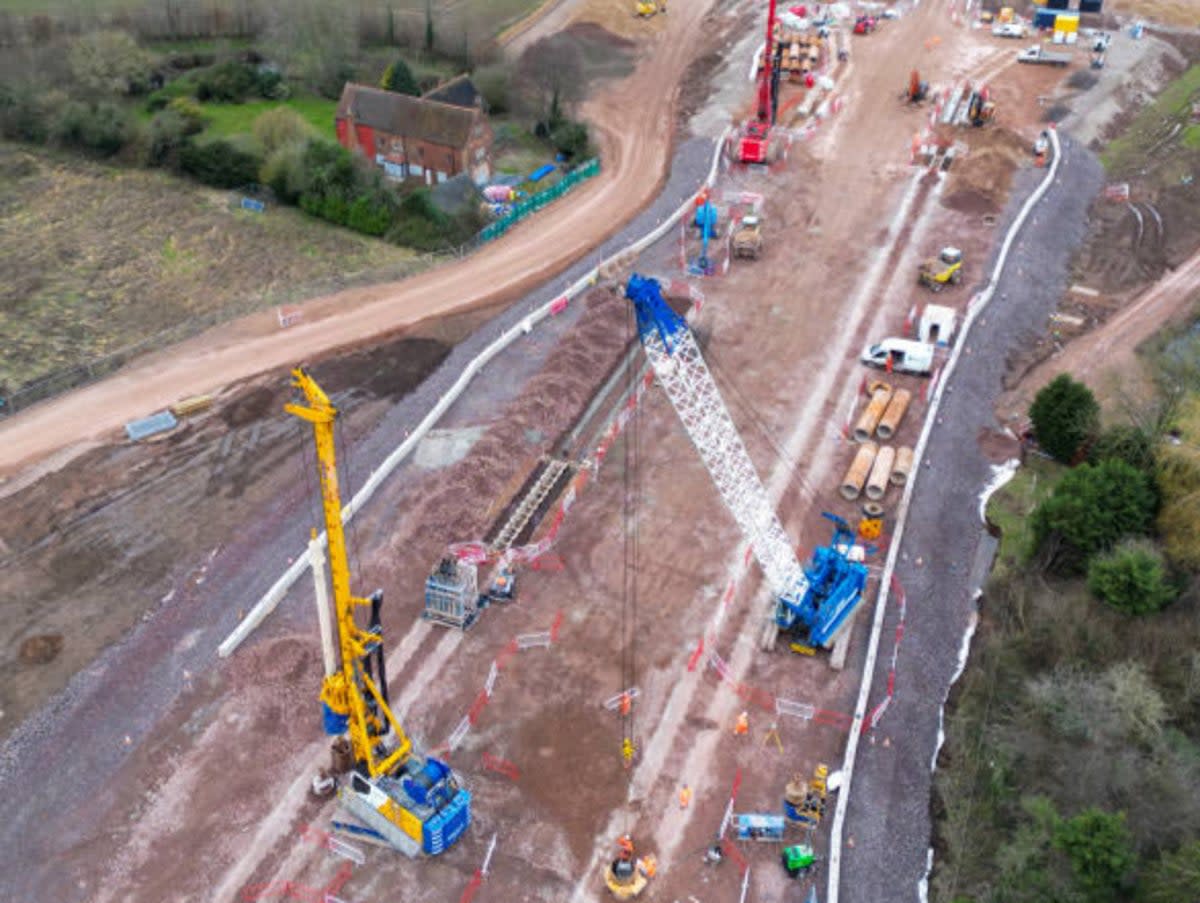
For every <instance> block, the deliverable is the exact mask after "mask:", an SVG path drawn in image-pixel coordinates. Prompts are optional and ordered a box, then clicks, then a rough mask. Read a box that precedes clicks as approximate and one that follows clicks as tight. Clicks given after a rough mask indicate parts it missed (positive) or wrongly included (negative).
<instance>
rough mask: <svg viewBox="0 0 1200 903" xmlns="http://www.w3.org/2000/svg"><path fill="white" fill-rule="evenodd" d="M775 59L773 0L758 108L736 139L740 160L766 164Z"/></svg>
mask: <svg viewBox="0 0 1200 903" xmlns="http://www.w3.org/2000/svg"><path fill="white" fill-rule="evenodd" d="M774 60H775V0H771V5H770V8H769V9H768V11H767V40H766V42H765V43H764V44H763V64H762V68H761V69H760V70H759V72H758V110H757V111H756V112H755V118H754V119H751V120H748V121H747V122H746V124H745V125H744V126H742V131H741V133H740V134H739V135H738V140H737V159H738V162H739V163H766V162H767V149H768V146H769V145H770V141H771V126H772V125H774V124H775V98H774V90H775V89H774V81H773V78H772V66H773V65H774Z"/></svg>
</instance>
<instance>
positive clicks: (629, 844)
mask: <svg viewBox="0 0 1200 903" xmlns="http://www.w3.org/2000/svg"><path fill="white" fill-rule="evenodd" d="M617 852H618V855H619V856H620V858H621V859H626V860H629V859H633V838H632V837H630V836H629V835H628V834H622V835H621V836H620V837H618V838H617Z"/></svg>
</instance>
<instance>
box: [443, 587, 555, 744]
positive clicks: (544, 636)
mask: <svg viewBox="0 0 1200 903" xmlns="http://www.w3.org/2000/svg"><path fill="white" fill-rule="evenodd" d="M562 623H563V612H562V610H561V609H559V611H558V613H557V614H555V616H554V623H553V624H551V625H550V629H549V630H546V631H542V632H540V633H526V634H520V635H519V636H515V637H513V638H512V639H511V640H509V641H508V643H507V644H506V645H505V647H504V648H503V649H501V650H500V652H499V654H498V655H497V656H496V658H495V659H493V661H492V664H491V667H490V668H488V676H487V678H486V680H484V682H483V688H482V689H481V690H480V691H479V693H478V694H477V695H476V696H475V699H474V700H473V701H472V703H471V707H470V708H469V709H468V710H467V713H466V714H465V715H463V717H462V718H461V719H459V722H458V724H456V725H455V726H454V730H452V731H451V732H450V736H449V737H447V738H446V742H445V743H444V744H442V745H441V746H440V747H438V749H437V750H435V752H439V753H441V754H442V755H444V756H449V755H450V754H451V753H452V752H454V751H455V750H456V749H457V748H458V746H459V744H460V743H462V741H463V739H464V738H465V737H466V736H467V734H468V733H470V731H471V728H472V727H473V726H474V725H475V724H476V723H477V722H478V721H479V718H480V716H481V715H482V714H483V710H484V709H485V708H487V704H488V702H490V701H491V698H492V695H493V694H494V693H495V692H496V681H497V679H498V678H499V677H500V672H501V671H503V670H504V667H505V665H507V664H508V660H509V659H510V658H512V656H513V655H515V654H516V653H517V652H519V651H522V650H525V649H535V648H542V647H549V646H551V645H553V644H554V643H556V642H558V635H559V632H560V631H561V630H562Z"/></svg>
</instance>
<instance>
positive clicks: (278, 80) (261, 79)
mask: <svg viewBox="0 0 1200 903" xmlns="http://www.w3.org/2000/svg"><path fill="white" fill-rule="evenodd" d="M254 90H255V91H256V92H258V94H260V95H261V96H262V97H265V98H266V99H267V100H286V99H287V98H288V97H290V96H291V93H292V92H291V89H290V88H288V85H287V82H286V81H284V78H283V73H282V72H280V71H279V70H278V69H277V68H275V67H274V66H270V65H264V66H259V67H258V70H257V71H256V72H255V76H254Z"/></svg>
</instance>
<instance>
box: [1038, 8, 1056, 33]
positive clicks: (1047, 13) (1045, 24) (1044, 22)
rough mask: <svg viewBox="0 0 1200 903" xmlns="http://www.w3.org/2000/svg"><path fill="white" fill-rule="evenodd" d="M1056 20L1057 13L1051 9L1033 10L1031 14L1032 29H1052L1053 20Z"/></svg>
mask: <svg viewBox="0 0 1200 903" xmlns="http://www.w3.org/2000/svg"><path fill="white" fill-rule="evenodd" d="M1057 18H1058V12H1057V11H1056V10H1053V9H1035V10H1034V13H1033V27H1034V28H1050V29H1053V28H1054V20H1055V19H1057Z"/></svg>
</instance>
